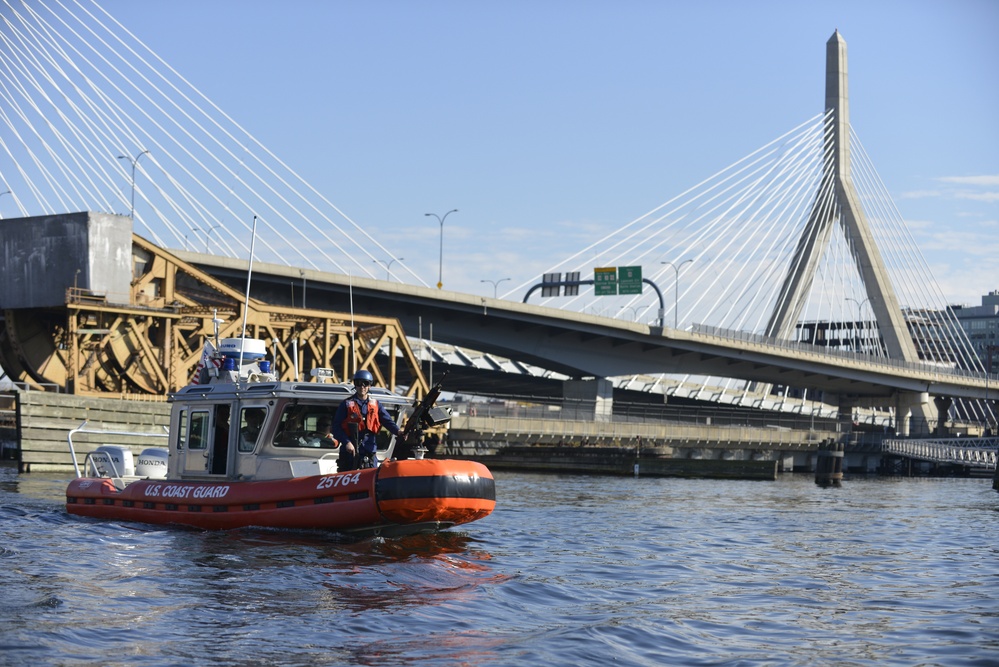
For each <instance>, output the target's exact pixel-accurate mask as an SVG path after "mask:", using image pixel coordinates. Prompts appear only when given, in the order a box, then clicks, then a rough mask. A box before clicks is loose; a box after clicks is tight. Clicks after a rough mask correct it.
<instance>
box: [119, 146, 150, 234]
mask: <svg viewBox="0 0 999 667" xmlns="http://www.w3.org/2000/svg"><path fill="white" fill-rule="evenodd" d="M148 152H149V151H142V152H141V153H139V154H138V155H136V156H135V159H132V157H131V156H130V155H119V156H118V159H119V160H128V161H129V162H131V163H132V208H131V211H130V212H129V214H128V217H130V218H132V220H135V166H136V165H137V164H139V158H141V157H142V156H143V155H145V154H146V153H148Z"/></svg>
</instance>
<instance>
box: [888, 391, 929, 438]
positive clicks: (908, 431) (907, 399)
mask: <svg viewBox="0 0 999 667" xmlns="http://www.w3.org/2000/svg"><path fill="white" fill-rule="evenodd" d="M929 402H930V395H929V394H928V393H927V392H925V391H923V392H914V391H900V392H898V393H897V394H895V432H896V433H897V434H898V435H901V436H910V435H921V434H922V435H928V434H929V424H924V423H916V424H915V425H914V424H913V423H912V416H913V415H917V416H921V415H928V414H930V413H929Z"/></svg>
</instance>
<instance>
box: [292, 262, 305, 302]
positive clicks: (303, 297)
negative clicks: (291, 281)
mask: <svg viewBox="0 0 999 667" xmlns="http://www.w3.org/2000/svg"><path fill="white" fill-rule="evenodd" d="M298 275H300V276H302V308H305V269H299V270H298ZM292 305H294V304H292Z"/></svg>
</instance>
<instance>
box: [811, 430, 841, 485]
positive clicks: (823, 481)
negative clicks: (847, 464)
mask: <svg viewBox="0 0 999 667" xmlns="http://www.w3.org/2000/svg"><path fill="white" fill-rule="evenodd" d="M844 450H845V447H844V445H843V443H837V442H835V441H834V440H833V439H831V438H828V439H826V440H823V441H822V444H821V445H820V446H819V451H818V459H817V460H816V462H815V483H816V484H818V485H819V486H821V487H822V488H826V487H829V486H835V487H838V486H840V485H841V484H842V482H843V453H844Z"/></svg>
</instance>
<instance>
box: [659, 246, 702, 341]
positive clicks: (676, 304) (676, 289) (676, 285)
mask: <svg viewBox="0 0 999 667" xmlns="http://www.w3.org/2000/svg"><path fill="white" fill-rule="evenodd" d="M693 261H694V260H692V259H685V260H683V261H682V262H680V266H676V265H675V264H674V263H673V262H660V264H666V265H667V266H669V267H670V268H671V269H673V272H674V273H676V280H675V281H674V282H673V328H674V329H676V328H677V327H678V326H679V321H680V320H679V313H678V312H677V311H679V310H680V269H682V268H683V265H684V264H687V263H688V262H693ZM660 324H662V323H661V322H660Z"/></svg>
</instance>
